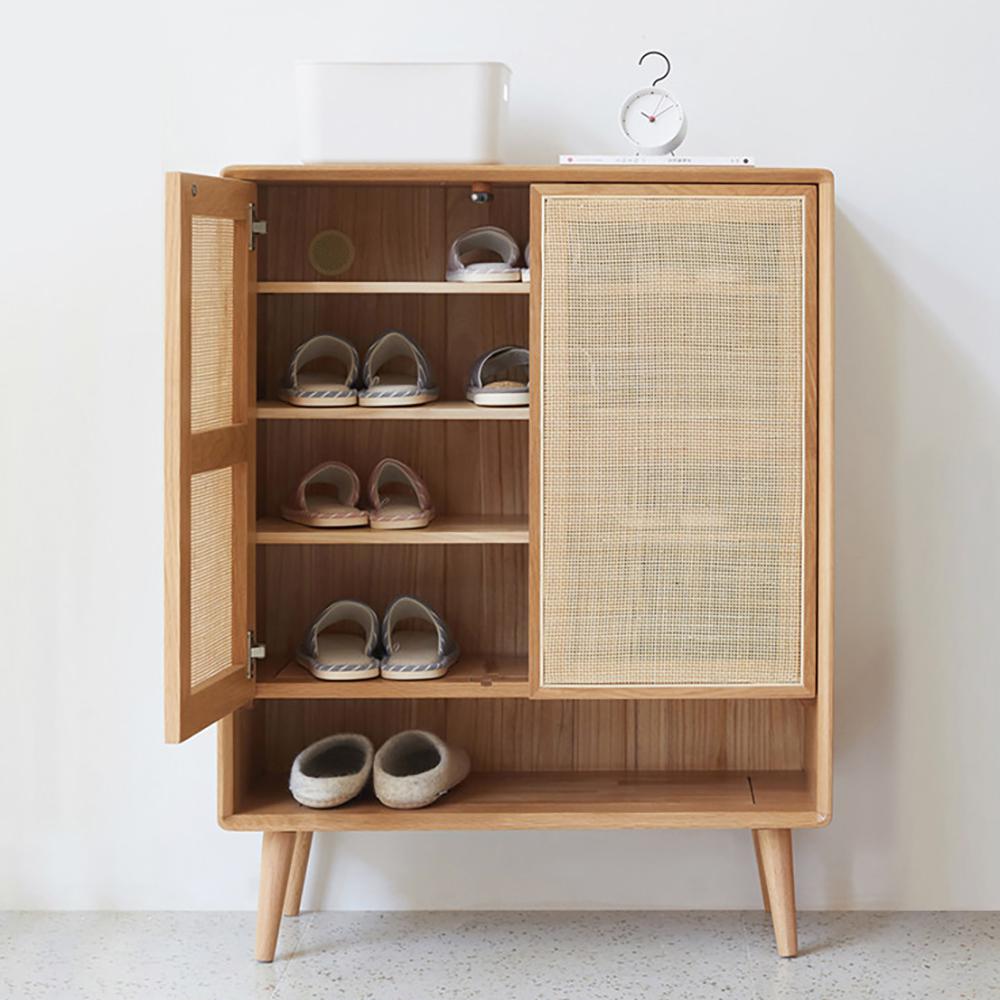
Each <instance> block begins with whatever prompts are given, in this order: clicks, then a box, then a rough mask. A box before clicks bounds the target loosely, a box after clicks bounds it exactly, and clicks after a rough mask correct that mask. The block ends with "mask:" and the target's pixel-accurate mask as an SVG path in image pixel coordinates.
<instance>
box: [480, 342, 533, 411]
mask: <svg viewBox="0 0 1000 1000" xmlns="http://www.w3.org/2000/svg"><path fill="white" fill-rule="evenodd" d="M465 396H466V398H467V399H470V400H472V402H473V403H475V404H476V406H527V405H528V403H529V402H530V399H531V397H530V393H529V391H528V348H527V347H517V346H515V345H513V344H512V345H509V346H507V347H494V348H493V349H492V350H490V351H487V352H486V353H485V354H481V355H480V356H479V357H478V358H476V360H475V361H474V362H473V364H472V368H471V369H470V371H469V384H468V386H467V387H466V390H465Z"/></svg>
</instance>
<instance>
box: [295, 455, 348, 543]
mask: <svg viewBox="0 0 1000 1000" xmlns="http://www.w3.org/2000/svg"><path fill="white" fill-rule="evenodd" d="M360 496H361V483H360V481H359V480H358V474H357V473H356V472H355V471H354V470H353V469H352V468H350V467H349V466H347V465H344V464H343V462H323V463H322V464H321V465H317V466H316V467H315V468H314V469H310V470H309V471H308V472H307V473H306V474H305V475H304V476H303V477H302V479H301V481H300V482H299V485H298V486H297V487H296V489H295V492H294V493H293V494H292V496H290V497H289V498H288V500H287V501H286V502H285V503H283V504H282V505H281V516H282V517H283V518H284V519H285V520H286V521H295V523H296V524H305V525H308V526H309V527H310V528H355V527H357V526H358V525H363V524H367V523H368V512H367V511H364V510H360V509H359V508H358V499H359V497H360Z"/></svg>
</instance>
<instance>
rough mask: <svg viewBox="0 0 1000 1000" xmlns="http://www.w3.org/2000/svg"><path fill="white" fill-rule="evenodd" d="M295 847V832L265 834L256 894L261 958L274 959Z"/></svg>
mask: <svg viewBox="0 0 1000 1000" xmlns="http://www.w3.org/2000/svg"><path fill="white" fill-rule="evenodd" d="M294 849H295V834H294V833H285V832H280V833H272V832H270V831H268V832H267V833H265V834H264V843H263V845H262V847H261V852H260V895H259V896H258V898H257V947H256V957H257V961H258V962H271V961H273V960H274V949H275V948H276V947H277V945H278V929H279V928H280V927H281V907H282V904H283V903H284V901H285V891H286V890H287V888H288V872H289V869H290V868H291V866H292V852H293V851H294Z"/></svg>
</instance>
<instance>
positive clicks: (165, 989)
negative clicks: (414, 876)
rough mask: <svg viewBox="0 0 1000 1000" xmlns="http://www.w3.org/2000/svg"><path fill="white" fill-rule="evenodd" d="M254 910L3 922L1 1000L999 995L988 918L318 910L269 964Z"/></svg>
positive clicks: (289, 932) (3, 917)
mask: <svg viewBox="0 0 1000 1000" xmlns="http://www.w3.org/2000/svg"><path fill="white" fill-rule="evenodd" d="M253 925H254V917H253V914H250V913H3V914H0V997H2V998H3V1000H7V998H11V1000H15V998H16V1000H33V998H36V997H44V998H50V997H55V998H59V1000H91V998H100V1000H117V998H128V1000H161V998H163V1000H166V998H171V1000H175V998H177V1000H202V998H205V1000H230V998H233V1000H236V998H239V1000H250V998H254V997H267V998H270V1000H310V998H320V997H321V998H323V1000H334V998H342V997H343V998H349V1000H423V998H461V1000H467V998H468V1000H473V998H474V1000H492V998H497V1000H501V998H502V1000H522V998H523V1000H548V998H552V1000H562V998H566V1000H605V998H609V1000H631V998H640V997H641V998H643V1000H657V998H661V997H663V998H666V997H669V998H670V1000H700V998H703V997H705V998H723V1000H744V998H745V1000H772V998H775V1000H777V998H781V1000H784V998H789V997H796V998H797V997H808V998H809V1000H827V998H829V1000H835V998H841V997H844V998H851V1000H862V998H868V997H871V998H878V1000H897V998H900V1000H902V998H913V997H919V998H924V997H927V998H934V1000H965V998H977V1000H978V998H983V1000H985V998H1000V914H997V913H804V914H801V915H800V921H799V943H800V947H801V949H802V951H801V954H800V956H799V957H798V958H796V959H791V960H788V959H780V958H778V957H777V956H776V955H775V953H774V943H773V938H772V936H771V928H770V924H769V922H768V918H767V917H766V916H765V915H764V914H763V913H739V912H733V911H727V912H716V913H710V912H697V913H680V912H670V911H668V912H663V911H657V912H650V913H624V912H588V913H567V912H558V913H540V912H528V913H510V912H498V913H466V912H447V913H315V914H303V915H302V916H300V917H297V918H286V919H285V920H284V922H283V925H282V931H281V939H280V941H279V943H278V955H277V958H276V960H275V962H274V963H273V964H272V965H260V964H257V963H256V962H254V961H253V960H252V958H251V948H252V942H253Z"/></svg>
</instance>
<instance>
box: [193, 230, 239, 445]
mask: <svg viewBox="0 0 1000 1000" xmlns="http://www.w3.org/2000/svg"><path fill="white" fill-rule="evenodd" d="M233 236H234V226H233V220H232V219H215V218H209V217H208V216H203V215H196V216H194V217H193V218H192V219H191V430H192V431H194V432H195V433H197V432H199V431H209V430H214V429H216V428H218V427H226V426H228V425H229V424H231V423H232V422H233Z"/></svg>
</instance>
